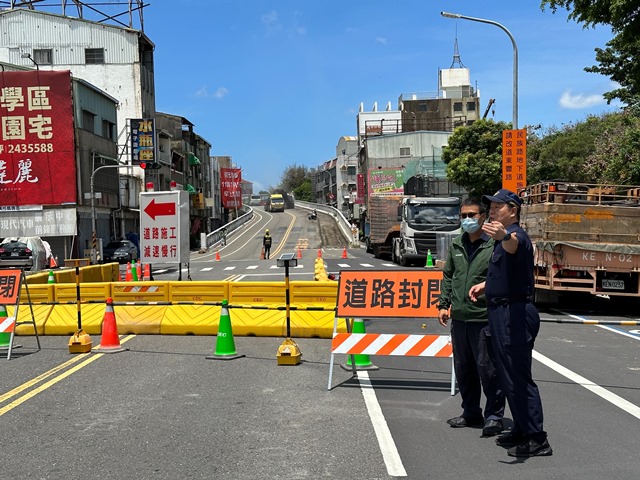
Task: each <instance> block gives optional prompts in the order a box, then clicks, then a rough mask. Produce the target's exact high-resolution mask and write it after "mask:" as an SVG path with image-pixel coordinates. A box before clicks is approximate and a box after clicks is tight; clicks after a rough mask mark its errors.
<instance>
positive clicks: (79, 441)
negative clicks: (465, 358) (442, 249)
mask: <svg viewBox="0 0 640 480" xmlns="http://www.w3.org/2000/svg"><path fill="white" fill-rule="evenodd" d="M264 221H265V222H271V223H262V224H260V223H256V225H255V231H254V233H253V236H251V235H249V234H247V236H246V238H244V237H242V238H244V240H243V242H246V245H249V246H250V248H252V249H254V250H253V251H252V252H249V253H247V250H246V248H245V249H244V251H243V250H242V249H239V250H238V252H234V250H233V249H234V248H238V246H239V244H238V245H236V247H233V245H234V242H235V240H234V239H230V242H229V243H230V245H229V247H226V251H225V249H222V250H221V251H220V254H221V257H222V258H221V260H220V261H219V262H216V261H215V260H210V259H203V260H202V261H201V262H198V261H196V259H195V258H194V261H193V262H191V275H192V276H194V275H196V273H197V275H198V276H200V275H202V277H203V278H204V277H207V278H209V279H212V278H214V277H216V276H217V277H219V278H227V277H232V276H233V277H232V278H234V281H246V280H248V279H254V278H258V277H259V278H275V275H282V273H281V272H278V273H274V272H272V269H271V265H270V263H271V262H267V261H260V260H257V261H256V260H255V259H254V258H253V256H254V253H255V251H256V249H257V251H258V252H259V245H260V243H259V240H258V239H257V237H256V235H258V233H259V232H261V231H262V230H263V229H264V228H265V224H269V225H270V226H269V228H270V229H271V230H272V232H273V231H274V230H275V232H280V231H282V232H283V233H282V238H285V237H286V236H287V235H286V233H285V232H286V229H287V228H288V227H287V225H288V223H287V222H288V220H286V216H281V217H280V218H277V219H275V220H274V219H271V218H266V216H265V218H264ZM274 222H275V223H274ZM280 222H281V223H280ZM252 228H253V227H248V228H247V231H251V229H252ZM295 228H300V229H301V230H300V234H299V235H297V236H295V237H296V238H293V237H294V236H292V235H289V239H288V240H286V241H285V243H284V246H283V250H282V251H284V250H285V248H290V247H291V246H295V243H296V242H297V241H298V240H299V239H300V238H307V241H308V242H309V248H308V249H306V250H305V251H304V255H303V259H302V262H301V263H307V261H306V259H307V255H306V254H307V253H309V254H314V253H316V251H315V248H316V245H317V243H313V242H316V241H319V240H317V239H315V238H314V236H313V233H314V231H313V228H316V232H317V228H318V227H317V226H309V225H307V224H305V225H303V226H298V227H294V228H293V229H291V232H293V231H294V229H295ZM303 235H304V237H303ZM260 236H261V233H260ZM237 238H241V237H240V235H238V237H237ZM312 245H313V247H312ZM223 252H225V253H224V254H223ZM322 253H323V255H324V257H323V258H325V262H327V263H328V264H329V263H331V264H332V265H333V266H334V267H336V268H356V267H357V268H394V267H391V266H386V264H387V263H388V262H384V261H381V260H375V259H373V258H371V257H370V256H369V255H367V254H366V253H364V250H358V249H350V250H349V251H348V258H347V259H343V258H341V256H342V255H341V254H342V249H340V248H333V249H331V248H327V249H323V251H322ZM308 257H310V260H312V259H315V255H308ZM256 263H257V264H258V265H260V266H259V267H256V268H255V269H252V270H247V267H248V266H250V265H254V264H256ZM196 264H198V267H197V268H195V267H194V266H195V265H196ZM199 264H202V265H199ZM340 265H349V266H348V267H339V266H340ZM367 265H370V267H367ZM209 267H211V268H212V269H211V270H208V271H202V270H203V269H205V268H209ZM227 267H234V269H233V270H228V271H226V273H225V270H224V268H227ZM305 268H306V267H305ZM237 270H240V271H241V272H242V273H240V274H239V273H238V272H237ZM301 270H302V269H301ZM232 272H235V273H232ZM251 272H254V273H251ZM176 273H177V272H176V271H173V272H171V271H167V272H166V273H160V274H159V275H160V276H163V275H164V276H166V277H171V276H174V277H175V275H176ZM225 275H226V277H225ZM270 275H274V276H270ZM301 275H308V273H304V272H302V271H301ZM245 279H246V280H245ZM541 314H542V318H543V319H544V320H545V322H544V323H543V326H542V328H541V331H540V334H539V336H538V339H537V341H536V348H535V352H536V353H535V357H534V364H533V371H534V378H535V380H536V382H537V384H538V386H539V388H540V392H541V396H542V401H543V404H544V412H545V427H546V429H547V431H548V432H549V441H550V443H551V445H552V447H553V449H554V455H553V456H551V457H542V458H532V459H527V460H516V459H513V458H511V457H508V456H507V454H506V452H505V451H504V450H503V449H501V448H499V447H498V446H496V445H495V443H494V441H493V439H491V438H480V430H477V429H452V428H450V427H449V426H448V425H447V424H446V423H445V422H446V419H448V418H450V417H453V416H457V415H459V414H460V411H461V409H460V397H459V395H455V396H451V395H450V392H449V384H450V379H451V377H450V373H451V372H450V366H451V364H450V361H449V360H448V359H435V358H422V359H417V358H405V357H372V361H373V362H374V363H375V364H376V365H377V366H378V367H380V369H379V370H377V371H371V372H366V373H360V374H359V377H358V378H352V375H351V372H348V371H345V370H344V369H342V368H340V367H339V366H338V364H343V363H344V362H345V360H346V358H345V357H344V356H336V359H335V360H336V366H335V367H334V370H333V378H332V385H331V390H328V389H327V383H328V380H329V362H330V340H325V339H296V341H297V343H298V345H299V347H300V349H301V351H302V353H303V357H302V358H303V363H302V364H300V365H298V366H278V365H277V362H276V352H277V348H278V346H279V345H280V344H281V343H282V339H281V338H255V337H236V338H235V344H236V349H237V350H238V352H239V353H241V354H244V355H246V356H245V357H243V358H239V359H237V360H232V361H220V360H208V359H206V358H205V357H206V356H208V355H211V354H212V353H213V352H214V350H215V337H204V336H203V337H194V336H180V337H174V336H150V335H149V336H127V337H123V338H122V340H121V342H122V344H123V346H125V347H128V348H129V350H128V351H125V352H122V353H116V354H96V353H90V354H85V355H70V354H69V352H68V347H67V342H68V338H64V337H44V338H41V341H42V344H43V350H41V351H36V350H35V348H34V347H35V339H34V338H32V337H19V338H18V343H20V344H21V345H22V348H19V349H16V350H14V352H13V358H12V360H11V361H6V360H0V432H2V434H3V441H2V463H1V464H0V479H5V478H6V479H15V478H34V479H62V478H65V479H66V478H76V477H81V476H82V477H84V478H95V479H115V478H158V479H175V478H194V479H199V478H203V479H204V478H207V479H211V478H215V479H217V478H221V479H227V478H228V479H271V478H287V479H317V478H332V479H363V480H364V479H387V478H395V477H401V478H410V479H443V478H456V479H457V478H464V479H487V478H492V479H513V478H517V479H518V480H527V479H548V478H553V479H578V478H579V479H581V480H596V479H598V480H599V479H602V478H606V479H621V480H622V479H624V480H628V479H633V478H638V468H639V464H640V462H639V461H638V458H637V457H638V453H637V430H638V427H639V424H640V381H639V380H638V371H639V370H640V361H639V356H640V354H639V351H640V350H639V348H638V347H639V346H640V345H639V344H638V341H639V340H640V327H638V326H635V325H628V326H615V325H612V326H610V325H586V324H564V323H556V321H557V320H562V321H569V320H571V321H575V322H578V321H582V320H596V321H635V320H638V315H637V309H635V310H631V309H628V308H626V309H625V307H621V308H616V305H615V303H614V302H610V301H607V300H606V299H598V300H597V301H594V302H591V303H589V304H587V303H584V304H582V305H580V306H579V307H576V306H569V305H566V304H564V305H561V306H559V307H558V308H557V309H549V308H547V309H542V310H541ZM423 325H424V328H423ZM366 328H367V332H384V333H414V334H418V333H438V334H444V333H447V332H446V330H445V329H444V328H442V327H440V326H439V325H438V324H437V322H436V321H435V320H434V319H402V320H397V319H396V320H394V319H378V320H370V321H367V322H366ZM99 341H100V338H99V337H94V338H93V342H94V345H97V344H98V343H99ZM507 416H508V417H509V413H508V412H507Z"/></svg>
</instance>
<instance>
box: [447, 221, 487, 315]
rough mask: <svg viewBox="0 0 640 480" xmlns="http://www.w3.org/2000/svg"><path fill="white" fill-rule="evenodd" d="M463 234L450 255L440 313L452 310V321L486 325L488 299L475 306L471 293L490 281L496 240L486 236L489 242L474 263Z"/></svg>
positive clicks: (452, 247) (477, 255) (480, 250)
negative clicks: (489, 274) (485, 281)
mask: <svg viewBox="0 0 640 480" xmlns="http://www.w3.org/2000/svg"><path fill="white" fill-rule="evenodd" d="M463 235H467V234H466V233H463V234H462V235H459V236H457V237H456V238H454V239H453V242H452V243H451V246H450V247H449V254H448V255H447V261H446V263H445V266H444V270H443V279H442V285H441V287H440V300H439V301H438V309H443V308H449V307H451V318H453V319H454V320H462V321H465V322H486V321H487V302H486V300H485V297H484V296H481V297H480V298H478V301H476V302H472V301H471V299H470V298H469V290H470V289H471V287H472V286H474V285H475V284H477V283H482V282H484V280H485V278H486V277H487V268H488V266H489V260H490V259H491V254H492V253H493V245H494V240H493V239H492V238H489V237H487V236H486V235H484V234H483V237H482V238H483V239H487V240H486V241H485V242H484V243H483V244H482V245H480V246H479V247H478V250H477V251H476V254H475V255H474V257H473V260H472V261H471V263H469V258H468V257H467V249H466V248H465V247H464V243H463V241H462V236H463Z"/></svg>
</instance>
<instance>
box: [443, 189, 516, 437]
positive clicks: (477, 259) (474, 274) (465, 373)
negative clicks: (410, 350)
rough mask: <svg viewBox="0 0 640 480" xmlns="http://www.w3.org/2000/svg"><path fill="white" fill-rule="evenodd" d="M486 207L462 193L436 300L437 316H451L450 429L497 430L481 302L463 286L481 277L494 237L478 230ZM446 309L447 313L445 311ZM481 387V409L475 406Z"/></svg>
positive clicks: (499, 410)
mask: <svg viewBox="0 0 640 480" xmlns="http://www.w3.org/2000/svg"><path fill="white" fill-rule="evenodd" d="M486 216H487V215H486V208H485V206H484V204H483V203H482V202H481V201H480V199H477V198H467V199H466V200H464V201H463V202H462V206H461V207H460V217H461V218H462V229H463V233H462V235H460V236H458V237H456V238H455V239H454V240H453V242H452V243H451V246H450V247H449V254H448V256H447V261H446V264H445V267H444V270H443V281H442V287H441V289H440V291H441V294H440V299H439V303H438V320H439V322H440V324H441V325H442V326H447V321H448V320H449V316H451V319H452V322H451V343H452V346H453V360H454V368H455V372H456V378H457V380H458V386H459V388H460V396H461V397H462V415H460V416H459V417H454V418H451V419H449V420H447V423H448V424H449V425H451V427H453V428H462V427H482V436H483V437H490V436H494V435H498V434H500V433H501V432H502V429H503V425H502V416H503V414H504V404H505V399H504V395H503V394H502V392H501V390H500V386H499V382H498V377H497V374H496V369H495V367H494V363H493V360H492V356H493V355H492V350H491V349H492V347H491V341H490V339H489V338H488V336H489V335H490V333H489V326H488V325H489V324H488V320H487V306H486V304H485V303H484V302H483V301H482V300H478V301H477V302H472V301H471V299H470V298H469V289H470V288H471V287H472V286H473V285H475V284H477V283H480V282H484V280H485V278H486V275H487V268H488V264H489V259H490V258H491V252H492V251H493V247H494V240H493V239H491V238H490V237H489V236H488V235H486V234H484V233H483V232H482V230H481V225H482V223H483V222H484V221H485V219H486ZM449 310H450V311H451V313H450V314H449ZM482 391H484V394H485V397H486V404H485V408H484V413H483V411H482V408H481V407H480V397H481V393H482Z"/></svg>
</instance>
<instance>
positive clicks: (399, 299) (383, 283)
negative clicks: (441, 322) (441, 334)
mask: <svg viewBox="0 0 640 480" xmlns="http://www.w3.org/2000/svg"><path fill="white" fill-rule="evenodd" d="M441 282H442V272H440V271H433V272H424V271H413V270H382V271H371V270H366V271H364V270H363V271H355V270H351V271H346V270H342V271H341V272H340V283H339V285H338V304H337V316H338V317H357V318H362V317H366V318H374V317H437V316H438V309H437V308H436V307H437V303H438V296H439V295H440V284H441Z"/></svg>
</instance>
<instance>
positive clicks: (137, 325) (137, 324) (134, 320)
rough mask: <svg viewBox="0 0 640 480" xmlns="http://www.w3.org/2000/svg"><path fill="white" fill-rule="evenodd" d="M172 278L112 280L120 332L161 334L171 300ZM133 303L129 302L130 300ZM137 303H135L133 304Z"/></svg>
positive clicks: (115, 310)
mask: <svg viewBox="0 0 640 480" xmlns="http://www.w3.org/2000/svg"><path fill="white" fill-rule="evenodd" d="M169 283H170V282H118V283H114V284H112V287H111V292H112V298H113V302H114V304H115V308H114V312H115V314H116V321H117V324H118V332H119V333H120V334H130V333H134V334H159V333H160V323H161V321H162V319H163V317H164V315H165V310H166V309H167V302H168V301H169ZM127 302H129V303H132V305H126V303H127ZM134 303H135V305H133V304H134Z"/></svg>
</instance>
